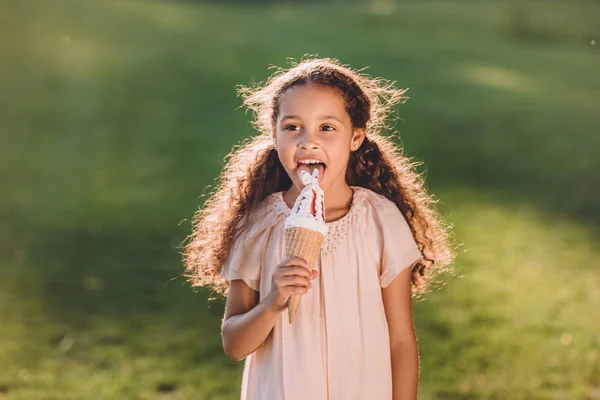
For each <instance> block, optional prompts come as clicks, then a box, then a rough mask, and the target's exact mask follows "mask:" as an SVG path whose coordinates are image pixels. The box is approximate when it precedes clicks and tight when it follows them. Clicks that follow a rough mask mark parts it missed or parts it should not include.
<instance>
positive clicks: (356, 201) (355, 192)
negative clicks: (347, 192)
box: [275, 186, 366, 227]
mask: <svg viewBox="0 0 600 400" xmlns="http://www.w3.org/2000/svg"><path fill="white" fill-rule="evenodd" d="M350 188H351V189H352V201H351V203H350V209H349V210H348V212H347V213H346V214H344V215H343V216H342V217H340V218H338V219H336V220H335V221H330V222H325V224H326V225H327V226H329V227H331V226H336V225H339V224H342V223H344V222H345V221H346V220H348V219H350V218H351V216H352V215H354V214H355V213H356V210H357V209H358V208H360V205H362V202H363V198H364V194H365V192H364V190H366V189H365V188H363V187H360V186H350ZM283 193H284V192H283V191H281V192H277V193H276V196H275V197H276V200H277V203H276V204H277V205H278V206H279V208H280V209H281V211H283V212H284V214H285V215H286V216H287V215H290V214H291V213H292V209H291V208H290V207H289V206H288V205H287V203H286V202H285V200H284V199H283Z"/></svg>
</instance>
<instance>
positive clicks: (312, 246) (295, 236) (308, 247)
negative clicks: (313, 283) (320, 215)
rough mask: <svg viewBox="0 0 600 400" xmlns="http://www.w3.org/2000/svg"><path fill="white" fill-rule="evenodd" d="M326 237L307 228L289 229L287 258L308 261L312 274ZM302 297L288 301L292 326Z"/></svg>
mask: <svg viewBox="0 0 600 400" xmlns="http://www.w3.org/2000/svg"><path fill="white" fill-rule="evenodd" d="M324 239H325V236H323V234H322V233H321V232H319V231H314V230H312V229H306V228H296V227H294V228H288V229H286V230H285V254H286V257H298V258H301V259H303V260H305V261H306V263H307V264H308V269H309V271H310V272H311V273H312V269H313V265H314V264H315V261H316V260H317V257H318V256H319V252H320V250H321V245H322V244H323V240H324ZM300 299H302V295H299V294H296V295H292V296H290V299H289V300H288V317H289V321H290V324H291V323H292V322H293V321H294V317H295V316H296V312H298V306H299V305H300Z"/></svg>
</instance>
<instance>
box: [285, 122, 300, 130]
mask: <svg viewBox="0 0 600 400" xmlns="http://www.w3.org/2000/svg"><path fill="white" fill-rule="evenodd" d="M284 129H285V130H286V131H295V130H298V129H300V128H299V127H298V125H293V124H290V125H286V127H285V128H284Z"/></svg>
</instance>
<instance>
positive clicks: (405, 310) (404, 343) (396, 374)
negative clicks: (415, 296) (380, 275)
mask: <svg viewBox="0 0 600 400" xmlns="http://www.w3.org/2000/svg"><path fill="white" fill-rule="evenodd" d="M410 280H411V268H405V269H404V270H403V271H402V272H401V273H400V274H399V275H398V276H397V277H396V278H395V279H394V280H393V281H392V282H391V283H390V284H389V285H388V286H387V287H385V288H383V289H382V292H383V304H384V307H385V314H386V317H387V321H388V328H389V332H390V346H391V356H392V384H393V393H394V396H393V400H415V399H416V398H417V389H418V385H419V353H418V346H417V337H416V335H415V330H414V326H413V320H412V298H411V283H410Z"/></svg>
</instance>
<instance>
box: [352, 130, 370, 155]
mask: <svg viewBox="0 0 600 400" xmlns="http://www.w3.org/2000/svg"><path fill="white" fill-rule="evenodd" d="M365 136H366V132H365V129H364V128H356V129H354V130H353V131H352V140H351V141H350V151H356V150H358V148H359V147H360V146H361V145H362V143H363V141H364V140H365Z"/></svg>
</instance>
